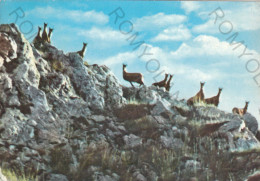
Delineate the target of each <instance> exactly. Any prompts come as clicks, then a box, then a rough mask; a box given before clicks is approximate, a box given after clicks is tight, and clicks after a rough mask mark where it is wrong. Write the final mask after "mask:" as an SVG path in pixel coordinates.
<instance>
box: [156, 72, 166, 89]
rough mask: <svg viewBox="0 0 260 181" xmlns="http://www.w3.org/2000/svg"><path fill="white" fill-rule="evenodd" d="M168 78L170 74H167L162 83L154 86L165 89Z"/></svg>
mask: <svg viewBox="0 0 260 181" xmlns="http://www.w3.org/2000/svg"><path fill="white" fill-rule="evenodd" d="M167 78H168V74H165V77H164V79H163V80H162V81H160V82H155V83H153V85H154V86H158V87H165V86H166V81H167Z"/></svg>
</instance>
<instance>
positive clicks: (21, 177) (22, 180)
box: [2, 169, 38, 181]
mask: <svg viewBox="0 0 260 181" xmlns="http://www.w3.org/2000/svg"><path fill="white" fill-rule="evenodd" d="M2 173H3V175H4V176H5V177H6V178H7V180H8V181H38V178H37V176H36V175H35V174H34V173H29V174H26V173H25V172H24V171H22V172H21V173H20V174H18V173H16V172H15V171H13V170H10V169H2Z"/></svg>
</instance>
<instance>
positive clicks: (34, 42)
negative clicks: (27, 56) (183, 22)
mask: <svg viewBox="0 0 260 181" xmlns="http://www.w3.org/2000/svg"><path fill="white" fill-rule="evenodd" d="M41 31H42V28H41V27H39V26H38V33H37V36H36V37H35V38H34V40H33V44H37V43H40V42H41V41H42V36H41Z"/></svg>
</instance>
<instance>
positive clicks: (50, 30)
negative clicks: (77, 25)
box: [47, 28, 53, 43]
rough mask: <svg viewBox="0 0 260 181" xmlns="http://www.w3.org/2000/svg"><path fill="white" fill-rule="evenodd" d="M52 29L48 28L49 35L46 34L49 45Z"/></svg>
mask: <svg viewBox="0 0 260 181" xmlns="http://www.w3.org/2000/svg"><path fill="white" fill-rule="evenodd" d="M52 32H53V29H52V28H49V34H48V41H47V42H48V43H51V35H52Z"/></svg>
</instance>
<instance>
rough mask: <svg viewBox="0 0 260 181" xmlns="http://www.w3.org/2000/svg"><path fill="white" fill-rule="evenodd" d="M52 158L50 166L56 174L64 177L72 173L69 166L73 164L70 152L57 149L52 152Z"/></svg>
mask: <svg viewBox="0 0 260 181" xmlns="http://www.w3.org/2000/svg"><path fill="white" fill-rule="evenodd" d="M50 157H51V162H50V166H51V167H52V169H53V171H54V172H56V173H60V174H64V175H68V174H69V173H70V168H69V165H70V163H71V162H72V157H71V154H70V153H69V152H67V151H66V150H63V149H61V148H56V149H53V150H51V151H50Z"/></svg>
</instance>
